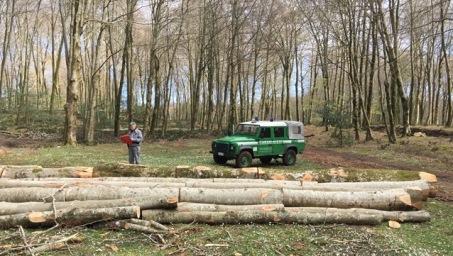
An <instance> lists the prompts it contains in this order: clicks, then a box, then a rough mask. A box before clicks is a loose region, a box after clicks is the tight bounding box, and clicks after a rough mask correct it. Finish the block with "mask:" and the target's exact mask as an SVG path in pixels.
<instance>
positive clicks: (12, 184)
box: [0, 179, 185, 188]
mask: <svg viewBox="0 0 453 256" xmlns="http://www.w3.org/2000/svg"><path fill="white" fill-rule="evenodd" d="M98 185H102V186H116V187H129V188H180V187H185V183H184V182H180V183H176V182H144V181H137V182H133V181H132V182H128V181H104V180H97V179H96V180H95V179H82V180H81V179H67V180H65V181H58V180H47V179H39V180H22V179H0V188H17V187H36V188H61V187H63V186H64V187H82V186H98Z"/></svg>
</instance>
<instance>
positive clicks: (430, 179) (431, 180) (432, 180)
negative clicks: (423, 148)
mask: <svg viewBox="0 0 453 256" xmlns="http://www.w3.org/2000/svg"><path fill="white" fill-rule="evenodd" d="M418 176H420V179H422V180H426V181H428V182H429V183H436V182H437V177H436V175H434V174H431V173H427V172H419V173H418Z"/></svg>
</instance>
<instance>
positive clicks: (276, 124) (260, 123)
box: [240, 121, 287, 127]
mask: <svg viewBox="0 0 453 256" xmlns="http://www.w3.org/2000/svg"><path fill="white" fill-rule="evenodd" d="M240 124H251V125H259V126H264V127H266V126H287V125H286V123H285V122H281V121H276V122H271V121H257V122H256V121H251V122H242V123H240Z"/></svg>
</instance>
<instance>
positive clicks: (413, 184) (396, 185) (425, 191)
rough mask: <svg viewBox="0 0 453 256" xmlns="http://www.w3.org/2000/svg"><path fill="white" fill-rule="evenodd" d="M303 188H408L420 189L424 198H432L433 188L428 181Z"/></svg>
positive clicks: (318, 184)
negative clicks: (431, 191)
mask: <svg viewBox="0 0 453 256" xmlns="http://www.w3.org/2000/svg"><path fill="white" fill-rule="evenodd" d="M302 186H303V187H306V188H312V187H320V188H323V187H331V188H340V187H341V188H346V189H349V188H365V189H375V190H381V189H393V188H408V187H419V188H421V189H422V194H423V197H425V198H426V197H428V196H430V190H431V187H430V186H429V183H428V182H427V181H426V180H413V181H370V182H332V183H311V182H303V183H302Z"/></svg>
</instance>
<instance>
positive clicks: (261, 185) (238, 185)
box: [185, 180, 303, 189]
mask: <svg viewBox="0 0 453 256" xmlns="http://www.w3.org/2000/svg"><path fill="white" fill-rule="evenodd" d="M185 185H186V187H192V188H218V189H241V188H242V189H244V188H270V189H282V188H290V189H303V187H302V186H301V185H281V184H278V183H271V182H257V183H245V182H237V183H233V182H224V183H223V182H204V181H199V180H197V181H189V182H186V183H185Z"/></svg>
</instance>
